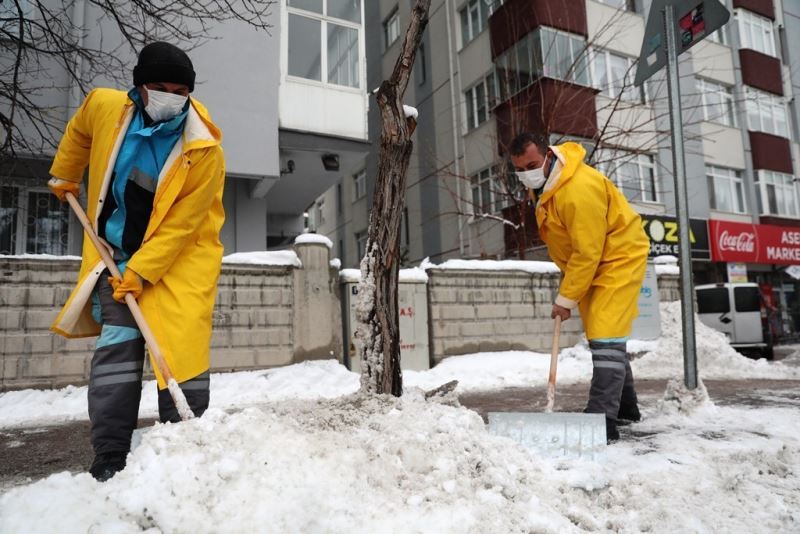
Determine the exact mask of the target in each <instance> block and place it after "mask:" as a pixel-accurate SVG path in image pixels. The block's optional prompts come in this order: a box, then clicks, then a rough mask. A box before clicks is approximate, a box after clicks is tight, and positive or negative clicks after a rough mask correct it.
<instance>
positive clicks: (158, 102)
mask: <svg viewBox="0 0 800 534" xmlns="http://www.w3.org/2000/svg"><path fill="white" fill-rule="evenodd" d="M145 90H146V91H147V105H146V106H145V107H144V110H145V111H146V112H147V114H148V115H150V118H151V119H153V120H154V121H155V122H158V121H164V120H167V119H171V118H173V117H175V116H176V115H178V114H179V113H180V112H181V111H183V106H184V105H186V100H187V99H188V98H189V97H188V96H182V95H176V94H173V93H165V92H164V91H155V90H153V89H147V88H145Z"/></svg>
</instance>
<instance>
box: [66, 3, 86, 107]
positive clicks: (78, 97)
mask: <svg viewBox="0 0 800 534" xmlns="http://www.w3.org/2000/svg"><path fill="white" fill-rule="evenodd" d="M74 1H75V3H74V4H72V24H73V26H74V27H73V37H75V41H76V45H77V46H78V47H83V44H84V39H85V33H86V32H85V21H86V0H74ZM75 74H76V75H77V76H81V75H83V59H82V58H81V56H80V54H75ZM82 100H83V95H82V94H81V87H80V85H79V84H78V82H77V80H75V79H72V80H70V82H69V94H68V95H67V117H66V120H67V121H68V120H69V119H70V118H72V116H73V115H74V114H75V112H76V111H78V108H79V107H80V105H81V102H82Z"/></svg>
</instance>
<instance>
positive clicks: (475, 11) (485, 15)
mask: <svg viewBox="0 0 800 534" xmlns="http://www.w3.org/2000/svg"><path fill="white" fill-rule="evenodd" d="M502 5H503V0H467V2H466V5H465V6H464V7H463V8H462V9H461V11H459V14H460V16H461V46H464V45H466V44H467V43H469V42H470V41H472V40H473V39H474V38H476V37H477V36H478V35H479V34H480V33H481V32H482V31H483V30H485V29H486V28H487V27H488V26H489V17H490V16H491V15H492V13H494V12H495V11H497V8H499V7H500V6H502Z"/></svg>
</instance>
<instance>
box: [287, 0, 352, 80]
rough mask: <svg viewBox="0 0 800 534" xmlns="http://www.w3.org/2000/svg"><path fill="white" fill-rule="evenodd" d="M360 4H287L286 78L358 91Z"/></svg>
mask: <svg viewBox="0 0 800 534" xmlns="http://www.w3.org/2000/svg"><path fill="white" fill-rule="evenodd" d="M362 31H363V30H362V27H361V0H324V1H323V0H289V37H288V39H289V51H288V54H289V75H290V76H296V77H298V78H304V79H306V80H314V81H318V82H322V83H330V84H334V85H340V86H345V87H354V88H358V87H360V85H361V80H360V75H359V64H360V60H359V55H360V52H359V50H360V47H359V42H360V41H361V40H362V39H363V35H362Z"/></svg>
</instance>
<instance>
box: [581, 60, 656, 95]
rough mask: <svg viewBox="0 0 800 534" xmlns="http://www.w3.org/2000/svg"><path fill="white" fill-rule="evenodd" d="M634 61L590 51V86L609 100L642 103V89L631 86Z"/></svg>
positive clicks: (634, 71)
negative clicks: (598, 90) (616, 99)
mask: <svg viewBox="0 0 800 534" xmlns="http://www.w3.org/2000/svg"><path fill="white" fill-rule="evenodd" d="M634 64H635V61H634V60H633V59H631V58H629V57H626V56H621V55H619V54H615V53H613V52H609V51H608V50H601V49H594V50H593V51H592V62H591V71H592V72H591V74H592V86H593V87H595V88H596V89H600V93H602V94H604V95H606V96H607V97H610V98H617V97H619V98H620V99H622V100H627V101H629V102H639V103H644V87H636V86H634V85H633V78H634V75H635V74H636V70H635V68H634Z"/></svg>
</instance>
